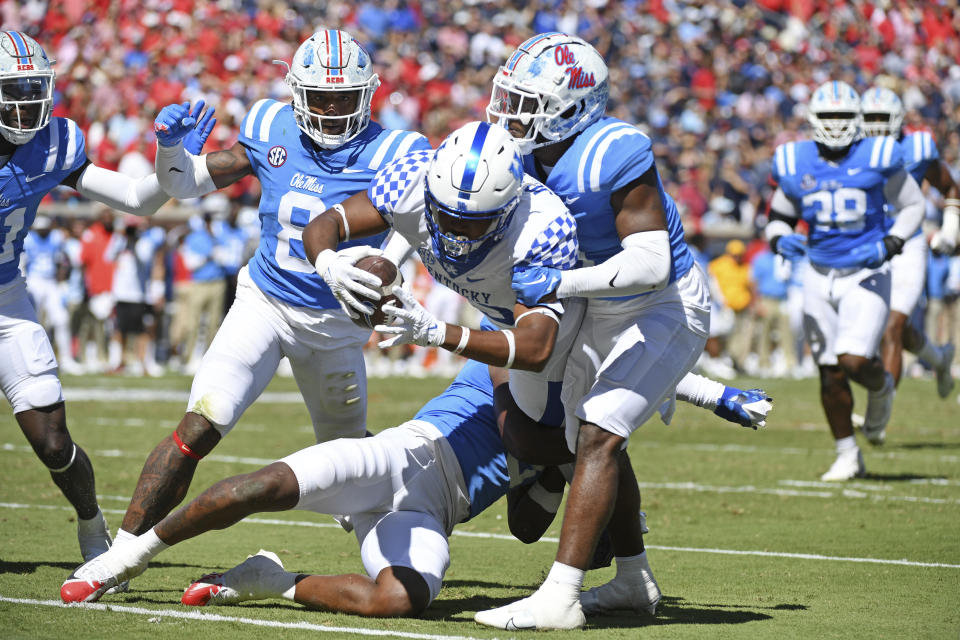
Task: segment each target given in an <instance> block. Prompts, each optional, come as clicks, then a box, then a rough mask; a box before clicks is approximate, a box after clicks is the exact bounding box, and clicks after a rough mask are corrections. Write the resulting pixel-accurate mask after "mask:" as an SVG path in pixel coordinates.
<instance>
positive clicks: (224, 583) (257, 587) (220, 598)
mask: <svg viewBox="0 0 960 640" xmlns="http://www.w3.org/2000/svg"><path fill="white" fill-rule="evenodd" d="M277 573H286V571H285V570H284V568H283V563H282V562H280V558H278V557H277V554H275V553H273V552H272V551H265V550H263V549H260V551H258V552H257V553H256V554H255V555H252V556H247V559H246V560H244V561H243V562H241V563H240V564H238V565H237V566H235V567H234V568H233V569H230V570H228V571H225V572H224V573H208V574H207V575H205V576H203V577H202V578H200V579H199V580H197V581H196V582H194V583H193V584H191V585H190V586H189V587H187V588H186V590H185V591H184V592H183V596H182V597H181V598H180V602H182V603H183V604H185V605H187V606H191V607H205V606H208V605H214V604H234V603H236V602H243V601H245V600H263V599H264V598H274V597H277V596H278V595H279V594H277V593H276V591H275V590H274V589H271V588H270V587H269V586H268V585H273V584H275V583H276V580H273V579H271V578H272V577H273V576H275V575H276V574H277Z"/></svg>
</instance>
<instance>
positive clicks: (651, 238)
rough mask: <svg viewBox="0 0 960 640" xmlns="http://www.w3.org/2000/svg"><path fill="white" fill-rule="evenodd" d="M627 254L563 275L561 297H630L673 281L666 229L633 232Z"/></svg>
mask: <svg viewBox="0 0 960 640" xmlns="http://www.w3.org/2000/svg"><path fill="white" fill-rule="evenodd" d="M621 245H622V246H623V251H621V252H620V253H618V254H616V255H614V256H611V257H610V258H609V259H607V260H606V261H605V262H603V263H601V264H598V265H596V266H593V267H584V268H581V269H572V270H570V271H564V272H562V273H561V275H560V286H558V287H557V297H558V298H570V297H573V296H584V297H588V298H590V297H603V296H611V295H615V296H626V295H634V294H638V293H645V292H647V291H654V290H657V289H662V288H663V287H665V286H666V285H667V281H668V280H669V279H670V266H671V264H672V260H671V252H670V236H669V234H668V233H667V232H666V230H662V229H661V230H657V231H641V232H639V233H632V234H630V235H629V236H627V237H626V238H624V239H623V242H622V243H621Z"/></svg>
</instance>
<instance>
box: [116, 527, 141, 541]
mask: <svg viewBox="0 0 960 640" xmlns="http://www.w3.org/2000/svg"><path fill="white" fill-rule="evenodd" d="M136 539H137V536H136V535H134V534H132V533H130V532H129V531H126V530H124V529H117V535H116V536H114V538H113V544H126V543H127V542H130V541H131V540H136Z"/></svg>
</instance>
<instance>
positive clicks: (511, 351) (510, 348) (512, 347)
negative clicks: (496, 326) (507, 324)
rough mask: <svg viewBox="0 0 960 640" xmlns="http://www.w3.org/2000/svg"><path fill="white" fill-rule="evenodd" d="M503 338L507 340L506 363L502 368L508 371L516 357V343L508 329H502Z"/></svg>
mask: <svg viewBox="0 0 960 640" xmlns="http://www.w3.org/2000/svg"><path fill="white" fill-rule="evenodd" d="M501 333H503V337H504V338H506V339H507V361H506V363H504V365H503V368H504V369H509V368H510V367H512V366H513V358H514V357H515V356H516V355H517V342H516V338H514V337H513V331H511V330H510V329H504V330H503V331H502V332H501Z"/></svg>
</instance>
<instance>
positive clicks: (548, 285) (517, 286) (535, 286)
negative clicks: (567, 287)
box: [510, 266, 561, 307]
mask: <svg viewBox="0 0 960 640" xmlns="http://www.w3.org/2000/svg"><path fill="white" fill-rule="evenodd" d="M560 273H561V272H560V269H554V268H552V267H542V266H539V267H534V266H525V267H515V268H514V270H513V280H512V281H511V283H510V287H511V288H512V289H513V290H514V291H515V292H516V294H517V299H518V300H519V301H520V302H522V303H523V304H525V305H527V306H528V307H532V306H534V305H537V304H540V300H542V299H543V298H544V296H548V295H550V294H551V293H553V292H554V291H556V290H557V287H559V286H560Z"/></svg>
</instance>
